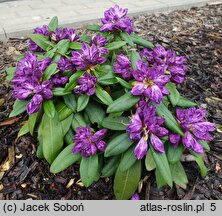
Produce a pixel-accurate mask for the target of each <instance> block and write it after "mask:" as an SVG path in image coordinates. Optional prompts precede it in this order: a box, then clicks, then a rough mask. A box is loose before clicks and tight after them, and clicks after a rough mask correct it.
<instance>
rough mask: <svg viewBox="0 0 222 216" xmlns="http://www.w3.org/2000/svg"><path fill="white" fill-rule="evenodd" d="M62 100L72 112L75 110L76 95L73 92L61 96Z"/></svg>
mask: <svg viewBox="0 0 222 216" xmlns="http://www.w3.org/2000/svg"><path fill="white" fill-rule="evenodd" d="M63 99H64V102H65V104H66V106H67V107H68V108H69V109H71V110H72V111H73V112H75V111H76V109H77V102H76V97H75V95H74V94H68V95H65V96H63Z"/></svg>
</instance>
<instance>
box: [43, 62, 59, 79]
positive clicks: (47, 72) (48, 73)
mask: <svg viewBox="0 0 222 216" xmlns="http://www.w3.org/2000/svg"><path fill="white" fill-rule="evenodd" d="M57 72H58V70H57V64H56V63H53V64H50V65H49V66H48V67H47V68H46V69H45V71H44V72H43V75H42V76H43V77H42V79H43V80H49V79H50V78H51V76H52V75H53V74H55V73H57Z"/></svg>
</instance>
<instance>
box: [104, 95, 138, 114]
mask: <svg viewBox="0 0 222 216" xmlns="http://www.w3.org/2000/svg"><path fill="white" fill-rule="evenodd" d="M139 99H140V97H137V96H134V95H132V94H131V93H130V92H128V93H126V94H124V95H123V96H121V97H120V98H118V99H117V100H115V101H114V102H113V103H111V104H110V105H109V106H108V108H107V112H108V113H112V112H122V111H126V110H129V109H130V108H131V107H132V106H133V105H135V104H136V103H137V102H138V101H139Z"/></svg>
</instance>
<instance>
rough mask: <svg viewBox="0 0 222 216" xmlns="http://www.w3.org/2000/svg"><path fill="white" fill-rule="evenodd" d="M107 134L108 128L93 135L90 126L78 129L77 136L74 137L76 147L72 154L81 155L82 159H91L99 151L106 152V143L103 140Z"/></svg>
mask: <svg viewBox="0 0 222 216" xmlns="http://www.w3.org/2000/svg"><path fill="white" fill-rule="evenodd" d="M106 133H107V129H106V128H104V129H102V130H99V131H97V132H96V133H95V134H92V130H91V128H90V127H89V126H86V127H78V128H76V135H74V137H73V140H74V142H75V146H74V147H73V149H72V152H73V153H74V154H78V153H81V155H82V157H90V156H92V155H94V154H96V152H97V150H100V151H102V152H104V151H105V148H106V143H105V142H104V141H102V140H101V139H102V138H103V137H104V136H105V135H106Z"/></svg>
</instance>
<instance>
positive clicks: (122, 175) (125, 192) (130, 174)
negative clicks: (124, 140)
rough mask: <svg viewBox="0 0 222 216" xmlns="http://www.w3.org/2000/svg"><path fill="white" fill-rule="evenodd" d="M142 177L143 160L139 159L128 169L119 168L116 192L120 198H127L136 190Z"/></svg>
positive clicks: (115, 184) (115, 181)
mask: <svg viewBox="0 0 222 216" xmlns="http://www.w3.org/2000/svg"><path fill="white" fill-rule="evenodd" d="M140 177H141V161H137V162H136V163H135V164H134V165H133V166H132V167H130V168H129V169H128V170H126V171H124V172H122V171H121V170H120V169H119V168H118V169H117V171H116V175H115V178H114V194H115V196H116V198H117V199H118V200H127V199H129V198H130V197H131V196H132V195H133V193H134V192H135V191H136V189H137V187H138V184H139V181H140Z"/></svg>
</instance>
